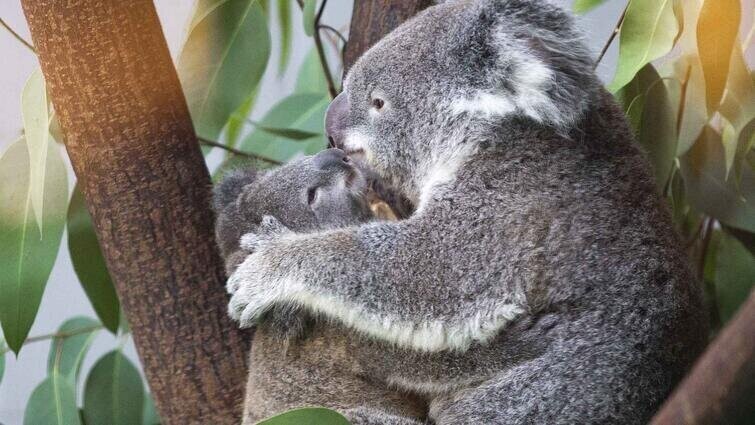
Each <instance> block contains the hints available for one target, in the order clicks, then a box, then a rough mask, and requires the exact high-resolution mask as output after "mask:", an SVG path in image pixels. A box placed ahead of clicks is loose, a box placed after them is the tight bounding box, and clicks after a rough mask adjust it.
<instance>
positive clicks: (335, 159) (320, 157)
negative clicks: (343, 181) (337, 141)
mask: <svg viewBox="0 0 755 425" xmlns="http://www.w3.org/2000/svg"><path fill="white" fill-rule="evenodd" d="M314 163H315V167H317V168H319V169H321V170H325V169H327V168H331V167H351V160H350V159H349V157H348V156H346V152H344V151H342V150H341V149H336V148H333V149H325V150H324V151H320V153H318V154H317V155H315V157H314Z"/></svg>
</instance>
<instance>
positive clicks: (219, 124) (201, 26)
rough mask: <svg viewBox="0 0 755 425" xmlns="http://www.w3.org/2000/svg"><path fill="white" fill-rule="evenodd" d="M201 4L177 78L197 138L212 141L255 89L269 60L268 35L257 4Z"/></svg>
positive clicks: (228, 0)
mask: <svg viewBox="0 0 755 425" xmlns="http://www.w3.org/2000/svg"><path fill="white" fill-rule="evenodd" d="M201 3H202V5H201V7H198V8H197V9H196V10H195V17H194V18H193V19H192V26H191V30H190V33H189V36H188V38H187V40H186V43H185V45H184V47H183V50H182V51H181V55H180V56H179V59H178V74H179V77H180V78H181V84H182V86H183V89H184V93H185V94H186V100H187V102H188V104H189V110H190V112H191V116H192V120H193V121H194V127H195V128H196V130H197V134H198V135H199V136H200V137H202V138H205V139H210V140H217V138H218V135H219V134H220V132H221V130H222V129H223V126H225V124H226V123H227V122H228V120H229V118H230V117H231V115H232V114H233V113H234V112H235V111H236V110H237V109H238V108H239V107H240V106H241V105H242V103H244V101H246V100H247V99H248V98H249V96H250V95H251V94H252V93H253V92H254V91H255V89H256V88H257V85H258V84H259V81H260V79H261V78H262V74H263V73H264V72H265V67H266V66H267V61H268V58H269V56H270V34H269V32H268V28H267V20H266V17H265V13H264V11H263V10H262V7H261V6H260V5H259V3H258V2H257V0H224V1H216V2H208V1H204V2H201Z"/></svg>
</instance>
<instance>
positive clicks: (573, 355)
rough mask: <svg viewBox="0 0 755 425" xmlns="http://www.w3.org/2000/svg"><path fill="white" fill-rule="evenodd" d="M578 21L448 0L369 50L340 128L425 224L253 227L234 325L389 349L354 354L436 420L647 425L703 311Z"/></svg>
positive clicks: (336, 113) (692, 351)
mask: <svg viewBox="0 0 755 425" xmlns="http://www.w3.org/2000/svg"><path fill="white" fill-rule="evenodd" d="M573 28H574V26H573V23H572V18H571V17H570V16H569V15H568V14H567V13H565V12H563V11H562V10H560V9H559V8H557V7H555V6H553V5H551V4H550V3H547V2H543V1H535V0H500V1H494V0H477V1H473V0H467V1H451V2H447V3H444V4H441V5H438V6H434V7H431V8H429V9H428V10H426V11H425V12H423V13H421V14H420V15H418V16H417V17H415V18H414V19H412V20H411V21H409V22H407V23H405V24H404V25H402V26H400V27H399V28H397V29H396V30H395V31H394V32H392V33H391V34H389V35H388V36H387V37H386V38H385V39H384V40H382V41H381V42H379V43H378V44H377V45H376V46H374V47H373V48H372V49H370V50H369V51H368V52H367V53H365V55H364V56H363V57H362V58H361V59H360V60H359V61H358V62H357V64H355V65H354V67H352V69H351V71H350V73H349V75H348V76H347V79H346V82H345V87H346V90H345V93H344V94H343V95H342V96H343V97H341V98H340V100H339V101H338V102H336V103H334V108H333V110H332V111H331V112H330V113H329V114H330V116H329V117H328V128H329V132H330V134H331V136H332V137H333V138H334V140H335V142H336V144H337V145H338V146H342V147H344V148H345V149H346V150H347V151H349V152H350V153H352V154H353V155H356V156H364V157H365V159H366V161H367V162H368V163H369V165H371V166H372V167H373V168H374V169H375V170H376V171H377V172H378V173H379V174H380V175H381V176H383V177H384V178H386V179H387V180H389V181H390V183H392V184H393V185H394V186H395V187H397V188H398V189H399V190H400V191H402V193H403V194H404V195H406V196H407V197H408V198H409V199H410V200H411V201H412V202H413V203H414V204H415V205H417V211H416V213H415V214H414V215H413V216H411V217H410V218H409V219H407V220H404V221H400V222H372V223H367V224H363V225H360V226H350V227H346V228H342V229H331V230H324V231H319V232H314V233H306V234H303V233H288V232H286V233H283V234H282V235H280V234H270V233H266V232H265V231H264V229H262V230H261V231H259V230H258V231H255V235H256V236H254V237H253V239H254V241H255V246H256V248H257V249H256V250H255V252H254V253H252V254H251V255H249V256H247V257H246V259H245V260H244V262H243V263H242V264H241V265H240V266H239V268H238V269H237V270H236V271H235V272H234V274H233V275H232V276H231V278H230V279H229V282H228V289H229V291H230V292H231V293H232V294H233V297H232V299H231V303H230V305H229V312H230V314H231V316H232V317H234V318H235V319H237V320H239V321H240V322H241V324H242V325H243V326H249V325H251V324H252V323H254V322H256V321H257V320H259V318H260V317H262V316H263V315H264V313H265V312H267V311H268V310H269V309H270V308H271V307H272V306H276V305H296V306H300V307H302V308H304V309H306V310H307V311H312V312H316V313H318V314H321V315H323V316H325V317H329V318H331V319H332V320H335V321H338V322H339V323H341V324H343V326H347V327H350V328H353V329H356V330H358V331H359V332H361V333H364V334H365V335H367V336H368V337H370V338H372V339H373V340H376V341H384V342H390V343H392V344H395V347H394V348H393V349H392V350H385V349H383V348H382V347H383V345H381V346H380V347H381V349H380V350H378V352H371V351H370V350H369V348H364V349H362V350H361V351H359V352H358V354H359V355H360V356H364V357H365V358H369V359H370V362H365V364H370V367H371V372H370V373H371V375H373V376H384V379H385V380H386V381H387V382H390V383H393V384H394V385H396V386H397V387H398V388H401V389H403V390H406V391H413V392H416V393H420V394H423V395H424V396H425V397H427V400H428V401H429V403H430V418H431V419H433V420H434V421H435V422H436V423H437V424H459V423H470V424H478V423H486V424H497V423H507V424H529V423H548V424H571V423H580V424H593V423H594V424H599V423H618V424H639V423H645V422H647V420H648V419H649V418H650V417H651V415H652V413H653V412H654V411H655V410H656V409H657V408H658V407H659V405H660V403H661V402H662V400H663V399H664V398H665V397H666V396H667V395H668V393H669V391H670V390H671V389H672V387H673V385H674V384H675V383H676V382H677V381H678V380H679V378H680V377H681V376H682V375H683V373H684V372H685V371H686V369H687V368H688V367H689V365H690V364H691V362H692V360H693V359H694V358H695V357H696V355H697V354H698V353H699V352H700V350H701V349H702V347H703V346H704V344H705V342H706V335H707V329H706V323H707V321H706V317H705V314H704V308H703V306H702V302H701V294H700V288H699V287H698V284H697V282H696V280H695V277H694V274H693V273H692V272H691V270H690V268H689V265H688V263H687V259H686V256H685V253H684V252H683V251H682V248H681V245H682V244H681V243H680V241H679V240H678V238H677V236H676V235H675V234H674V231H673V227H672V224H671V221H670V219H669V214H668V212H667V210H666V208H665V205H664V204H663V201H662V199H661V198H660V197H659V195H658V193H657V189H656V187H655V185H654V181H653V177H652V175H651V172H650V171H649V167H648V164H647V160H646V158H645V156H644V155H643V153H642V152H641V151H640V149H639V148H638V147H637V146H636V144H635V143H634V141H633V137H632V134H631V132H630V130H629V129H628V126H627V124H626V121H625V118H624V117H623V114H622V113H621V111H620V110H619V109H618V107H617V106H616V104H615V103H614V101H613V99H612V98H611V96H610V95H609V94H608V93H606V92H605V91H604V90H603V88H602V87H601V84H600V82H599V81H598V79H597V78H596V76H595V75H594V73H593V71H592V61H591V59H590V57H589V55H588V53H587V50H586V49H585V47H584V46H583V44H582V43H581V41H580V36H579V34H578V33H577V32H576V31H575V30H574V29H573ZM375 97H379V98H380V99H382V100H383V101H384V104H385V106H384V107H383V108H381V109H380V110H378V109H377V108H376V107H375V106H374V103H373V99H374V98H375ZM279 218H280V217H279ZM284 224H285V222H284ZM384 342H383V343H381V344H384Z"/></svg>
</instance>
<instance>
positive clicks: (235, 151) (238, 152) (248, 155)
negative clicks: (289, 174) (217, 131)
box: [197, 137, 282, 165]
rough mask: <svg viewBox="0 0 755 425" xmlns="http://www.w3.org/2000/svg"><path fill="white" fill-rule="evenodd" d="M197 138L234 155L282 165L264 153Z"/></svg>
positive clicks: (203, 142) (205, 143)
mask: <svg viewBox="0 0 755 425" xmlns="http://www.w3.org/2000/svg"><path fill="white" fill-rule="evenodd" d="M197 140H199V143H201V144H203V145H205V146H212V147H214V148H220V149H224V150H227V151H228V152H230V153H232V154H234V155H239V156H243V157H246V158H252V159H257V160H260V161H265V162H268V163H270V164H276V165H281V164H282V162H280V161H278V160H275V159H271V158H266V157H264V156H262V155H257V154H254V153H251V152H244V151H241V150H238V149H234V148H232V147H230V146H226V145H224V144H222V143H218V142H216V141H213V140H207V139H203V138H201V137H197Z"/></svg>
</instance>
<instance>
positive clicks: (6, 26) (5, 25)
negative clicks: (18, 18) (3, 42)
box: [0, 18, 37, 54]
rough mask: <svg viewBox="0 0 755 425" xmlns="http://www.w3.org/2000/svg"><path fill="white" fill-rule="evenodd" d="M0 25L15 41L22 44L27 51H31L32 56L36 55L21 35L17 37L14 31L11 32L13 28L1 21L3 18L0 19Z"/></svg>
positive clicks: (32, 47)
mask: <svg viewBox="0 0 755 425" xmlns="http://www.w3.org/2000/svg"><path fill="white" fill-rule="evenodd" d="M0 25H2V26H3V27H5V29H6V30H8V32H9V33H11V35H12V36H13V37H16V40H18V41H20V42H21V44H23V45H24V46H26V48H27V49H29V50H31V51H32V52H33V53H34V54H37V51H36V50H35V49H34V46H32V45H31V43H29V42H28V41H26V40H24V38H23V37H21V35H19V34H18V33H17V32H16V31H13V28H11V27H10V26H9V25H8V24H7V23H6V22H5V21H4V20H3V18H0Z"/></svg>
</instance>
